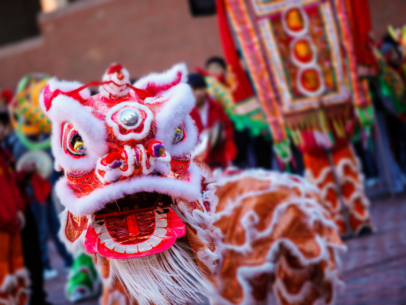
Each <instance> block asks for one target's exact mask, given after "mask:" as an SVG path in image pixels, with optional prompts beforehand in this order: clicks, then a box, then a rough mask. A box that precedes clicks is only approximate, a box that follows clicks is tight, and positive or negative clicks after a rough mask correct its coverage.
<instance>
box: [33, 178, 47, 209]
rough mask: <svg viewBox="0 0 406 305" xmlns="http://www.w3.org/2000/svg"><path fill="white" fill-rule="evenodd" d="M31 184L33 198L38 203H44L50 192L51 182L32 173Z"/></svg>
mask: <svg viewBox="0 0 406 305" xmlns="http://www.w3.org/2000/svg"><path fill="white" fill-rule="evenodd" d="M31 186H32V190H33V193H34V198H35V200H37V201H38V202H39V203H42V204H46V200H47V197H48V195H49V194H50V193H51V188H52V186H51V183H50V182H49V181H48V180H46V179H44V178H42V177H41V176H40V175H38V174H37V173H33V174H32V175H31Z"/></svg>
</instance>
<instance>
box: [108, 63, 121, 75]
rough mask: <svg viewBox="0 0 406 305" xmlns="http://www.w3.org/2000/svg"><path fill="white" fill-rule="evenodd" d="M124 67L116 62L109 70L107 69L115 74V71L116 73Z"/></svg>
mask: <svg viewBox="0 0 406 305" xmlns="http://www.w3.org/2000/svg"><path fill="white" fill-rule="evenodd" d="M123 69H124V67H123V66H122V65H120V64H114V65H111V66H110V68H109V70H108V71H107V74H113V73H116V72H120V71H121V70H123Z"/></svg>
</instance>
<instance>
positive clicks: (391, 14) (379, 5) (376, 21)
mask: <svg viewBox="0 0 406 305" xmlns="http://www.w3.org/2000/svg"><path fill="white" fill-rule="evenodd" d="M352 1H357V0H352ZM369 5H370V9H371V15H372V23H373V26H374V34H375V39H380V38H381V37H382V35H384V34H385V33H387V28H388V25H393V26H396V27H399V26H403V25H405V24H406V0H369Z"/></svg>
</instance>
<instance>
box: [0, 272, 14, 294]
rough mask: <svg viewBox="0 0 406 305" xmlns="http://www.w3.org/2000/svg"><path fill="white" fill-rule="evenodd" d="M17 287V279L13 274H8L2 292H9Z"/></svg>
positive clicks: (0, 288) (2, 285) (0, 290)
mask: <svg viewBox="0 0 406 305" xmlns="http://www.w3.org/2000/svg"><path fill="white" fill-rule="evenodd" d="M16 286H17V278H16V276H15V275H13V274H7V275H6V277H5V278H4V280H3V283H2V284H1V286H0V292H1V293H4V292H9V291H11V290H13V289H14V288H15V287H16Z"/></svg>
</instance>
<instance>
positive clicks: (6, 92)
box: [0, 89, 13, 105]
mask: <svg viewBox="0 0 406 305" xmlns="http://www.w3.org/2000/svg"><path fill="white" fill-rule="evenodd" d="M0 97H2V98H4V101H5V102H6V104H7V105H8V104H9V103H10V101H11V99H12V98H13V91H11V90H10V89H3V90H2V91H1V93H0Z"/></svg>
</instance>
